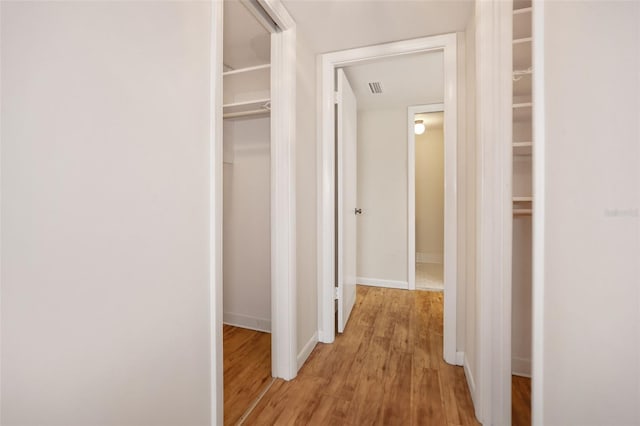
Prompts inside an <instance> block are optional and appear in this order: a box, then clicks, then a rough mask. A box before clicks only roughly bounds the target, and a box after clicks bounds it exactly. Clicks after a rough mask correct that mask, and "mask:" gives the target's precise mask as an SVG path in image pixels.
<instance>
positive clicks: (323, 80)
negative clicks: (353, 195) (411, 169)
mask: <svg viewBox="0 0 640 426" xmlns="http://www.w3.org/2000/svg"><path fill="white" fill-rule="evenodd" d="M436 50H444V67H445V102H444V104H445V109H446V114H445V128H446V129H448V130H447V131H448V132H449V133H450V134H451V135H452V137H455V135H456V133H457V114H458V111H457V79H458V73H457V55H456V51H457V34H455V33H453V34H445V35H439V36H432V37H422V38H417V39H413V40H405V41H399V42H393V43H386V44H380V45H376V46H369V47H362V48H357V49H349V50H343V51H340V52H334V53H327V54H324V55H321V56H320V57H319V59H318V60H319V64H318V66H319V68H320V69H319V73H318V78H319V85H320V87H319V91H320V102H321V105H320V109H319V111H318V114H319V118H318V121H319V123H318V132H319V135H318V144H319V147H318V154H319V160H318V161H319V164H318V182H319V188H318V189H319V190H318V226H319V229H318V319H319V321H318V335H319V336H321V337H322V340H321V341H323V342H326V343H331V342H333V341H334V339H335V325H334V322H335V318H334V298H333V294H334V290H333V288H334V286H335V283H334V281H335V264H334V263H335V260H334V255H335V217H334V216H335V182H334V176H335V164H334V161H335V146H334V134H335V127H334V119H335V117H334V111H333V110H334V90H335V81H334V73H335V69H336V67H340V66H346V65H350V64H355V63H359V62H364V61H370V60H373V59H380V58H388V57H393V56H399V55H404V54H412V53H419V52H428V51H436ZM445 133H446V132H445ZM450 149H452V150H455V149H456V147H455V144H454V146H453V147H451V148H450ZM454 152H455V151H454ZM451 226H452V227H453V228H452V229H451V230H450V231H449V235H451V238H452V243H453V244H456V239H457V236H456V227H457V221H453V223H452V224H451ZM445 244H446V243H445ZM449 251H450V247H448V246H447V247H445V253H447V252H449ZM453 255H454V256H455V251H453ZM445 256H446V254H445ZM455 274H456V271H455V269H454V270H453V271H451V272H450V273H449V278H450V281H449V282H450V283H452V284H454V286H453V288H452V289H448V290H447V291H446V292H445V293H446V294H447V295H446V297H445V322H444V326H445V331H444V344H443V347H444V358H445V360H446V361H447V362H448V363H450V364H455V356H456V355H455V354H456V337H457V333H456V307H457V305H456V288H455V286H456V285H457V283H456V275H455Z"/></svg>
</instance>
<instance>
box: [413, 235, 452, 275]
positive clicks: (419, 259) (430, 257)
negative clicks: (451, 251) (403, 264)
mask: <svg viewBox="0 0 640 426" xmlns="http://www.w3.org/2000/svg"><path fill="white" fill-rule="evenodd" d="M414 235H415V234H414ZM443 262H444V254H443V253H416V254H415V263H440V264H442V263H443ZM415 263H414V264H415ZM415 271H416V269H415V267H414V268H413V279H414V281H413V282H414V287H415V273H416V272H415Z"/></svg>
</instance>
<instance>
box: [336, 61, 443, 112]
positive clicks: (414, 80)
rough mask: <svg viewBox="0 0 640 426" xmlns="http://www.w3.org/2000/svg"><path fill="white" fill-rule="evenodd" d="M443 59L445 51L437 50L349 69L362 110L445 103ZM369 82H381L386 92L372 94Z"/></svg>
mask: <svg viewBox="0 0 640 426" xmlns="http://www.w3.org/2000/svg"><path fill="white" fill-rule="evenodd" d="M443 56H444V55H443V53H442V51H436V52H428V53H419V54H413V55H403V56H396V57H393V58H389V59H384V60H381V61H376V62H368V63H366V64H362V65H361V64H358V65H351V66H348V67H345V69H344V70H345V74H346V75H347V79H348V80H349V83H350V84H351V87H352V88H353V91H354V92H355V94H356V98H357V99H358V110H370V109H383V108H397V107H408V106H411V105H424V104H432V103H441V102H443V99H444V63H443V60H444V57H443ZM369 82H380V83H381V85H382V91H383V93H382V94H372V93H371V91H370V90H369Z"/></svg>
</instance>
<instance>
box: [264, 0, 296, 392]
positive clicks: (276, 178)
mask: <svg viewBox="0 0 640 426" xmlns="http://www.w3.org/2000/svg"><path fill="white" fill-rule="evenodd" d="M261 4H264V5H267V6H270V7H274V8H275V9H276V10H277V11H278V13H279V14H280V16H281V15H282V14H283V13H285V12H286V11H284V12H283V9H282V8H281V6H282V5H281V4H280V1H279V0H272V1H268V2H264V3H263V2H261ZM265 9H266V8H265ZM266 11H267V13H269V14H270V15H271V12H272V11H271V10H269V9H266ZM281 29H282V30H283V31H279V32H276V33H272V34H271V61H272V63H271V70H272V71H271V283H272V284H271V329H272V335H271V341H272V351H271V359H272V366H271V373H272V375H273V377H280V378H283V379H285V380H291V379H293V378H294V377H296V375H297V374H298V369H297V360H296V357H297V353H296V346H297V323H296V309H297V302H296V182H295V179H296V163H295V161H296V154H295V133H296V131H295V130H296V129H295V122H296V115H295V114H296V108H295V105H296V87H295V84H296V30H295V27H293V28H281Z"/></svg>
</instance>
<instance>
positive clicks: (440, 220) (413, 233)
mask: <svg viewBox="0 0 640 426" xmlns="http://www.w3.org/2000/svg"><path fill="white" fill-rule="evenodd" d="M408 114H409V120H410V121H411V122H412V123H413V129H412V130H413V131H409V132H408V135H409V147H410V148H409V158H408V162H410V163H413V164H414V168H413V170H414V173H413V175H414V176H413V177H412V176H409V180H412V181H413V187H411V185H408V186H409V192H410V193H412V194H413V197H410V198H412V200H411V201H410V202H409V204H411V205H413V206H414V208H413V210H411V211H409V215H410V216H411V215H413V217H411V218H410V219H409V235H410V237H409V240H410V241H409V251H410V252H411V253H413V256H411V258H412V259H413V260H414V262H413V265H411V264H410V265H409V268H410V269H411V271H412V272H413V277H411V278H413V285H412V287H414V288H415V289H416V290H429V291H444V270H445V256H444V253H445V238H444V228H445V191H444V181H445V178H444V177H445V161H444V158H445V155H444V149H445V144H444V105H442V104H435V105H425V106H423V107H413V108H410V109H409V113H408ZM412 154H413V155H412ZM412 157H413V158H412ZM411 271H410V272H409V275H410V276H411ZM411 278H410V283H411V281H412V280H411Z"/></svg>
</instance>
